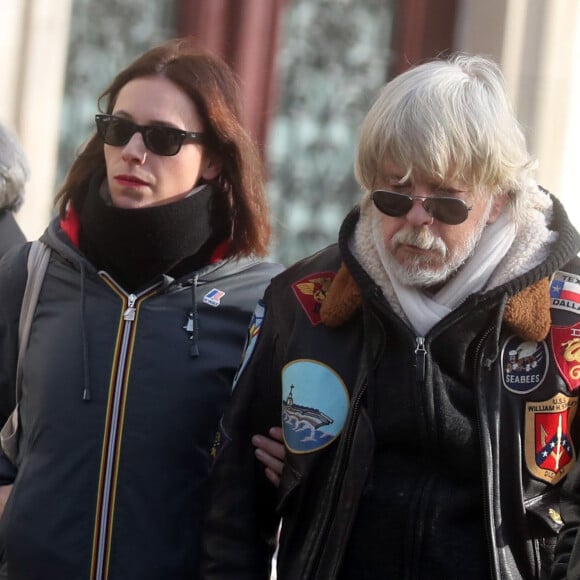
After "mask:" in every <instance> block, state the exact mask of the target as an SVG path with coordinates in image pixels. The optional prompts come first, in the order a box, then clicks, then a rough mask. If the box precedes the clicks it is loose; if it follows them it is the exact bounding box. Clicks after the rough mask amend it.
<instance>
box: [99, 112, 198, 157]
mask: <svg viewBox="0 0 580 580" xmlns="http://www.w3.org/2000/svg"><path fill="white" fill-rule="evenodd" d="M95 123H96V124H97V132H98V134H99V135H100V137H101V139H102V140H103V141H104V142H105V143H106V144H107V145H112V146H113V147H123V146H125V145H127V143H129V141H130V140H131V137H133V135H134V134H135V133H141V136H142V137H143V142H144V143H145V147H147V149H149V151H151V152H152V153H155V154H156V155H166V156H170V155H177V154H178V153H179V150H180V149H181V146H182V145H183V143H184V141H185V140H186V139H187V140H188V141H193V142H194V143H203V142H204V134H203V133H192V132H190V131H182V130H181V129H176V128H174V127H164V126H163V125H137V124H136V123H133V122H132V121H129V120H128V119H123V118H122V117H115V115H95Z"/></svg>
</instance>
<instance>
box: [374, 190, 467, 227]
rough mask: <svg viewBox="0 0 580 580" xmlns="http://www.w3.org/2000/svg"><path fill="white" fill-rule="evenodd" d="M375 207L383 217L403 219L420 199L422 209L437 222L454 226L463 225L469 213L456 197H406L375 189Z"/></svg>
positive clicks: (465, 205)
mask: <svg viewBox="0 0 580 580" xmlns="http://www.w3.org/2000/svg"><path fill="white" fill-rule="evenodd" d="M371 195H372V199H373V203H374V204H375V207H376V208H377V209H378V210H379V211H380V212H382V213H384V214H385V215H388V216H391V217H397V218H398V217H403V216H405V215H407V214H408V213H409V212H410V211H411V208H412V207H413V203H414V201H415V200H416V199H421V200H423V201H422V205H423V209H424V210H425V211H426V212H427V213H428V214H429V215H430V216H432V217H433V218H435V219H436V220H437V221H440V222H441V223H444V224H447V225H450V226H456V225H457V224H460V223H463V222H464V221H465V220H466V219H467V216H468V214H469V212H470V211H471V209H472V208H471V207H469V206H468V205H467V204H466V203H465V202H464V201H463V200H462V199H459V198H457V197H424V196H422V195H406V194H404V193H396V192H394V191H385V190H383V189H377V190H376V191H373V192H372V194H371Z"/></svg>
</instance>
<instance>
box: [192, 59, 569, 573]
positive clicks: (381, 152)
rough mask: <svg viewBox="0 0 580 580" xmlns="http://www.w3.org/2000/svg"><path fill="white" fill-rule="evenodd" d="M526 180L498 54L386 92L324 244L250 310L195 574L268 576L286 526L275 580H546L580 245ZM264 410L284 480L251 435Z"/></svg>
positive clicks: (448, 63)
mask: <svg viewBox="0 0 580 580" xmlns="http://www.w3.org/2000/svg"><path fill="white" fill-rule="evenodd" d="M533 169H534V162H533V160H532V159H531V157H530V155H529V153H528V151H527V149H526V144H525V139H524V136H523V134H522V131H521V129H520V127H519V125H518V122H517V120H516V118H515V116H514V113H513V111H512V108H511V106H510V104H509V102H508V100H507V98H506V93H505V88H504V84H503V78H502V75H501V72H500V70H499V68H498V67H497V65H496V64H495V63H493V62H492V61H490V60H488V59H485V58H482V57H477V56H466V55H455V56H453V57H450V58H448V59H440V60H436V61H433V62H429V63H425V64H421V65H419V66H417V67H415V68H413V69H411V70H409V71H407V72H405V73H403V74H401V75H399V76H398V77H396V78H395V79H393V80H392V81H390V82H389V83H387V85H386V86H385V87H384V88H383V90H382V92H381V94H380V95H379V97H378V99H377V100H376V102H375V103H374V104H373V106H372V107H371V109H370V111H369V113H368V114H367V116H366V118H365V120H364V122H363V125H362V129H361V132H360V138H359V143H358V148H357V153H356V160H355V174H356V177H357V180H358V182H359V184H360V185H361V187H362V190H363V192H364V193H363V197H362V200H361V202H360V204H359V205H358V206H357V207H356V208H355V209H354V210H353V211H352V212H351V213H350V214H349V215H348V216H347V217H346V219H345V221H344V222H343V225H342V227H341V230H340V235H339V241H338V244H337V245H333V246H330V247H328V248H326V249H324V250H322V251H321V252H319V253H317V254H315V255H313V256H311V257H309V258H307V259H305V260H302V261H301V262H299V263H297V264H295V265H294V266H292V267H291V268H289V269H288V270H287V271H286V272H284V273H282V274H281V275H279V276H278V277H277V278H275V279H274V280H273V281H272V283H271V284H270V286H269V288H268V290H267V291H266V294H265V296H264V300H263V302H262V303H261V304H260V305H259V306H258V309H257V315H256V317H255V322H254V325H253V327H252V332H251V339H250V340H249V341H248V344H247V348H246V354H245V356H244V359H243V361H242V366H241V368H240V370H239V371H238V375H237V380H236V383H235V390H234V394H233V399H232V402H231V406H230V408H229V410H228V411H227V413H226V415H225V416H224V418H223V421H222V424H221V429H220V433H219V434H218V443H219V448H218V449H217V450H216V453H217V458H216V462H215V465H214V468H213V475H212V479H211V494H212V495H211V501H210V504H209V510H208V518H207V526H206V535H205V540H204V550H205V563H204V567H203V571H202V578H204V580H218V579H220V580H223V579H231V580H234V579H235V580H240V579H245V580H248V579H256V580H257V579H264V580H265V579H267V578H268V576H269V566H270V557H271V554H272V550H273V548H274V546H275V541H274V539H275V537H276V532H277V530H278V526H279V523H280V520H281V522H282V523H281V529H280V536H279V551H278V556H277V574H278V580H296V579H308V580H333V579H339V580H348V579H356V580H371V579H372V580H376V579H378V578H395V579H402V578H409V579H411V578H412V579H429V580H432V579H434V578H437V579H439V578H445V579H449V578H461V579H466V578H469V580H476V579H489V578H495V579H498V580H499V579H500V578H502V579H503V578H510V579H516V578H522V579H523V578H525V579H526V580H530V579H540V578H546V577H547V576H548V574H549V571H550V567H551V564H552V560H553V547H554V543H555V540H556V536H557V532H558V529H559V528H560V526H561V520H560V516H559V494H560V487H561V483H562V481H563V480H564V479H565V477H566V475H567V473H568V472H569V471H570V469H571V467H572V465H573V463H574V461H575V457H576V449H577V445H578V444H579V443H580V429H579V427H578V421H574V416H575V414H576V411H577V407H578V387H580V373H579V372H578V370H579V367H580V361H576V362H575V361H574V360H569V358H570V357H568V356H567V354H568V350H567V349H569V347H570V344H571V341H572V342H573V341H579V340H580V339H579V338H577V337H580V317H579V313H580V263H579V261H578V259H577V257H576V254H577V252H578V251H579V250H580V237H579V235H578V233H577V232H576V231H575V229H574V228H573V227H572V225H571V224H570V222H569V220H568V218H567V216H566V213H565V211H564V209H563V207H562V205H561V204H560V202H559V201H558V200H557V199H556V198H555V197H553V196H551V195H550V194H548V193H547V192H546V191H545V190H543V189H541V188H540V187H539V186H538V185H537V183H536V182H535V181H534V179H533V178H532V170H533ZM276 420H278V421H280V422H281V425H282V428H283V431H284V439H285V444H286V460H285V466H284V470H283V472H282V477H281V482H280V487H279V489H278V490H275V489H274V488H272V487H271V486H269V485H268V484H267V478H266V477H265V476H264V474H263V473H262V472H261V469H260V468H259V467H258V464H257V463H256V462H255V458H254V453H257V454H259V453H260V452H259V451H258V452H254V450H253V449H252V445H251V439H250V438H251V434H253V433H262V434H267V433H268V431H267V429H268V428H269V427H270V425H272V424H275V421H276ZM267 475H268V474H267ZM269 475H270V476H271V474H269Z"/></svg>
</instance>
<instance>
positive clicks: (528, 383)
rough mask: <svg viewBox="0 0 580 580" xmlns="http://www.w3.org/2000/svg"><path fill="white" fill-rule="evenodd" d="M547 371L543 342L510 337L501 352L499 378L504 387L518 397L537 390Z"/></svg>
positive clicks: (546, 353)
mask: <svg viewBox="0 0 580 580" xmlns="http://www.w3.org/2000/svg"><path fill="white" fill-rule="evenodd" d="M547 371H548V347H547V346H546V343H545V342H544V341H541V342H535V341H532V340H523V339H522V338H521V337H519V336H517V335H513V336H510V337H509V338H508V339H507V340H506V341H505V342H504V345H503V348H502V351H501V378H502V382H503V385H504V387H505V388H506V389H507V390H508V391H511V392H512V393H517V394H520V395H523V394H526V393H530V392H532V391H533V390H534V389H536V388H538V387H539V386H540V385H541V384H542V382H543V381H544V378H545V377H546V373H547Z"/></svg>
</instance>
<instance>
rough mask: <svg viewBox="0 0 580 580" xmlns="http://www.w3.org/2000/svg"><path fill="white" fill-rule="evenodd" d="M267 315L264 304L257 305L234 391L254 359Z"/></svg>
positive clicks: (235, 377) (247, 334)
mask: <svg viewBox="0 0 580 580" xmlns="http://www.w3.org/2000/svg"><path fill="white" fill-rule="evenodd" d="M265 314H266V308H265V307H264V303H263V302H262V301H261V300H260V301H259V302H258V304H256V308H255V310H254V314H252V320H250V326H248V331H247V333H246V343H245V345H244V350H243V351H242V363H241V364H240V367H239V368H238V371H237V372H236V375H235V376H234V382H233V385H232V390H234V389H235V388H236V383H237V382H238V378H239V376H240V375H241V374H242V372H243V370H244V369H245V368H246V365H247V364H248V361H249V360H250V358H251V357H252V353H253V352H254V348H255V347H256V342H257V341H258V335H259V334H260V328H261V327H262V322H264V316H265Z"/></svg>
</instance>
